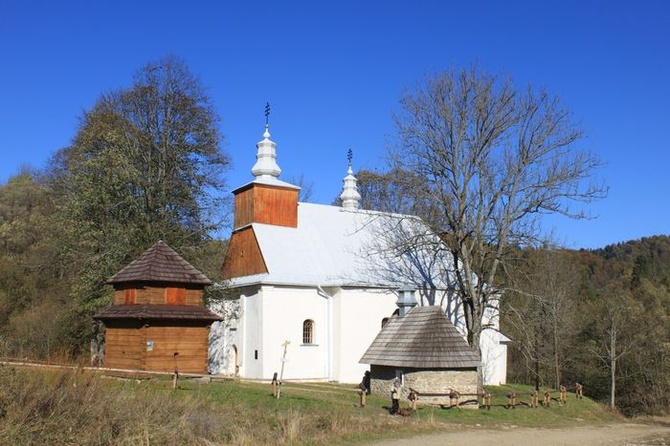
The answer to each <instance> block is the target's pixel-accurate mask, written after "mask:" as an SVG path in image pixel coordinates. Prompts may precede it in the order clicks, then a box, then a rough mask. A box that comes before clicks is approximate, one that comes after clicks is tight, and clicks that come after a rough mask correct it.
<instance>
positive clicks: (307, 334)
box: [302, 319, 314, 344]
mask: <svg viewBox="0 0 670 446" xmlns="http://www.w3.org/2000/svg"><path fill="white" fill-rule="evenodd" d="M302 343H303V344H313V343H314V321H313V320H311V319H306V320H305V322H303V323H302Z"/></svg>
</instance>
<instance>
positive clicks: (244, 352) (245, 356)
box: [237, 288, 272, 379]
mask: <svg viewBox="0 0 670 446" xmlns="http://www.w3.org/2000/svg"><path fill="white" fill-rule="evenodd" d="M264 293H265V290H264V289H263V288H260V289H258V290H257V291H255V292H253V293H250V294H249V295H244V294H243V295H242V296H241V297H240V303H241V311H242V319H241V320H240V322H239V325H238V329H237V332H238V335H239V336H240V338H241V341H242V342H241V344H242V345H239V346H238V351H239V357H240V376H242V377H244V378H251V379H264V378H265V379H267V378H268V377H267V376H264V374H263V333H264V331H265V327H264V326H263V316H264V309H263V300H264V298H265V296H264ZM256 351H258V358H256V357H255V352H256ZM269 378H272V376H270V377H269Z"/></svg>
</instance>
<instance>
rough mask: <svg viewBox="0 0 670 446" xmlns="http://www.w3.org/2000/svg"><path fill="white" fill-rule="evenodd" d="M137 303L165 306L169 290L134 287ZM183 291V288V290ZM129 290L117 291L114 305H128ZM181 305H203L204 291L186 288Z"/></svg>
mask: <svg viewBox="0 0 670 446" xmlns="http://www.w3.org/2000/svg"><path fill="white" fill-rule="evenodd" d="M134 286H136V287H137V288H132V289H134V290H136V291H135V303H136V304H138V305H145V304H150V305H165V304H167V303H168V297H167V293H168V291H167V289H169V288H170V287H168V288H166V287H165V286H156V285H151V286H143V285H142V284H137V285H134ZM182 289H183V288H182ZM128 290H129V289H125V290H124V289H117V290H115V291H114V305H128V304H129V303H128V302H127V301H126V300H125V296H126V294H127V291H128ZM179 305H203V298H202V289H195V288H186V289H185V291H184V300H183V302H182V303H180V304H179Z"/></svg>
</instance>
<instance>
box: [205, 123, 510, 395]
mask: <svg viewBox="0 0 670 446" xmlns="http://www.w3.org/2000/svg"><path fill="white" fill-rule="evenodd" d="M256 147H257V155H256V164H255V165H254V166H253V168H252V170H251V172H252V174H253V177H254V178H253V180H252V181H251V182H250V183H247V184H245V185H243V186H241V187H239V188H237V189H236V190H234V191H233V194H234V204H235V213H234V229H233V233H232V236H231V238H230V243H229V247H228V251H227V254H226V258H225V260H224V264H223V269H222V278H223V280H224V282H223V286H226V287H228V288H230V289H232V290H233V291H234V296H235V299H233V300H228V301H225V302H224V303H223V304H221V305H219V306H218V308H214V310H215V311H217V312H219V313H220V314H221V315H222V316H223V317H224V321H223V322H216V323H215V324H214V325H213V326H212V330H211V333H210V372H211V373H214V374H224V375H235V376H239V377H241V378H246V379H259V380H261V379H262V380H269V379H271V378H272V377H273V375H274V373H277V374H278V375H280V376H281V377H282V378H283V379H284V380H311V381H337V382H342V383H358V382H360V380H361V378H362V376H363V374H364V372H365V371H366V370H368V367H369V366H368V365H366V364H361V363H360V362H359V361H360V360H361V357H362V356H363V354H364V353H365V351H366V350H367V348H368V347H369V346H370V344H371V343H372V341H373V340H374V339H375V337H376V336H377V334H378V333H379V331H380V330H381V328H382V325H383V324H384V323H385V321H386V320H387V319H388V318H389V317H391V316H392V315H393V313H394V311H396V310H397V306H396V301H397V300H398V294H397V290H398V289H399V288H400V287H403V286H404V287H407V286H410V287H412V288H414V289H416V295H417V300H418V301H419V303H420V305H440V306H441V307H442V308H443V310H444V311H445V312H446V314H447V316H448V317H449V319H450V320H451V321H452V322H453V323H454V325H455V326H456V328H457V329H458V330H459V331H460V332H461V333H462V334H463V335H464V334H465V329H464V327H465V325H464V320H463V314H462V308H461V306H460V303H459V301H458V297H457V295H456V291H455V290H454V288H453V286H451V285H450V278H451V277H453V275H452V273H451V272H450V271H452V270H453V262H452V261H451V260H450V259H451V258H450V256H449V255H448V253H447V251H445V250H443V249H441V250H440V249H438V250H436V249H434V247H435V245H436V244H438V245H439V244H440V242H439V240H438V239H437V237H436V236H434V235H433V234H431V233H430V231H429V230H428V229H427V227H426V225H425V224H424V223H423V222H422V221H421V220H420V219H418V218H417V217H413V216H408V215H398V214H388V213H381V212H375V211H367V210H361V209H359V200H360V195H359V193H358V191H357V188H356V178H355V177H354V176H353V172H352V169H351V163H350V164H349V170H348V175H347V176H346V177H345V178H344V180H343V182H344V187H343V191H342V194H341V196H340V198H341V202H342V205H341V206H329V205H322V204H313V203H302V202H298V193H299V191H300V188H299V187H297V186H295V185H292V184H289V183H286V182H284V181H281V180H280V179H279V175H280V173H281V169H280V168H279V166H278V164H277V152H276V143H275V142H273V141H272V140H271V139H270V133H269V130H268V126H267V125H266V128H265V133H264V134H263V140H262V141H260V142H259V143H257V145H256ZM452 283H453V282H452ZM488 316H489V320H488V321H487V322H488V325H489V326H490V327H492V328H490V329H487V330H485V331H484V332H483V333H482V336H481V349H482V376H483V380H484V384H487V385H488V384H490V385H497V384H504V383H505V375H506V366H507V346H506V341H507V338H505V336H504V335H502V334H501V333H500V332H499V331H498V330H497V327H498V319H497V311H492V312H491V313H490V314H489V315H488Z"/></svg>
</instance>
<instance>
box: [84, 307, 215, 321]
mask: <svg viewBox="0 0 670 446" xmlns="http://www.w3.org/2000/svg"><path fill="white" fill-rule="evenodd" d="M93 319H100V320H110V319H161V320H182V321H186V320H188V321H205V322H213V321H222V320H223V318H222V317H221V316H219V315H218V314H216V313H214V312H213V311H212V310H210V309H208V308H205V307H203V306H200V305H113V306H111V307H109V308H105V309H104V310H101V311H99V312H98V313H97V314H96V315H95V316H93Z"/></svg>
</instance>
